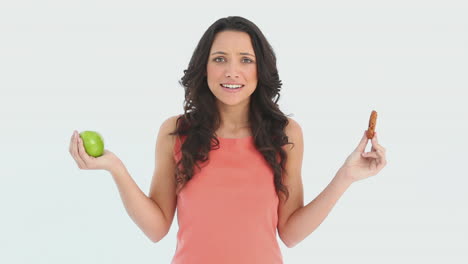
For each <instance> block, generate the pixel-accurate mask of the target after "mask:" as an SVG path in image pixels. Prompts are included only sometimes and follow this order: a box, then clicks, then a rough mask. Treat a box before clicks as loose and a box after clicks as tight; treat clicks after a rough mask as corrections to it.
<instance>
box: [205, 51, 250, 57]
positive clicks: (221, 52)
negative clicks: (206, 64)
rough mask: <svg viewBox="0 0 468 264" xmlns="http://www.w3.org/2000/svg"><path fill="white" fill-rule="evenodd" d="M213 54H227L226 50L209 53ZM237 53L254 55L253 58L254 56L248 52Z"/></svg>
mask: <svg viewBox="0 0 468 264" xmlns="http://www.w3.org/2000/svg"><path fill="white" fill-rule="evenodd" d="M215 54H223V55H227V53H226V52H224V51H216V52H213V53H211V55H215ZM239 54H240V55H247V56H252V57H254V58H255V56H254V55H252V54H250V53H248V52H239Z"/></svg>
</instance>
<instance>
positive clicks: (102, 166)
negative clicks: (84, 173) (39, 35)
mask: <svg viewBox="0 0 468 264" xmlns="http://www.w3.org/2000/svg"><path fill="white" fill-rule="evenodd" d="M69 152H70V154H71V155H72V157H73V159H74V160H75V161H76V164H77V165H78V168H80V169H82V170H107V171H109V172H112V170H115V169H117V168H118V167H119V166H122V165H123V164H122V161H121V160H120V159H119V158H118V157H117V156H116V155H115V154H114V153H112V152H110V151H108V150H107V149H105V150H104V154H103V155H102V156H99V157H97V158H96V157H93V156H90V155H88V153H86V151H85V149H84V146H83V140H82V139H81V137H80V135H79V134H78V132H77V131H76V130H75V131H73V135H72V137H71V140H70V148H69Z"/></svg>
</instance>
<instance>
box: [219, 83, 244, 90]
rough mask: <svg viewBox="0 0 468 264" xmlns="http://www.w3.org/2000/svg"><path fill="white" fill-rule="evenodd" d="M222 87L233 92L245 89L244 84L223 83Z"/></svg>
mask: <svg viewBox="0 0 468 264" xmlns="http://www.w3.org/2000/svg"><path fill="white" fill-rule="evenodd" d="M220 86H221V87H223V88H226V89H233V90H235V89H239V88H242V87H244V85H243V84H223V83H221V84H220Z"/></svg>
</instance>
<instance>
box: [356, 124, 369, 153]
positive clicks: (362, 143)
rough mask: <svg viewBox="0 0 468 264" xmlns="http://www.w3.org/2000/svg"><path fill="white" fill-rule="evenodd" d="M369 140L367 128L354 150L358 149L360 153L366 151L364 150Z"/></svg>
mask: <svg viewBox="0 0 468 264" xmlns="http://www.w3.org/2000/svg"><path fill="white" fill-rule="evenodd" d="M367 142H368V138H367V130H365V131H364V135H362V138H361V141H360V142H359V144H358V146H357V147H356V149H355V150H354V151H357V152H360V153H362V152H364V150H366V146H367Z"/></svg>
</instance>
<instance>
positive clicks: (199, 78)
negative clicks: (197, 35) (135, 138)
mask: <svg viewBox="0 0 468 264" xmlns="http://www.w3.org/2000/svg"><path fill="white" fill-rule="evenodd" d="M222 31H239V32H245V33H247V34H249V36H250V39H251V41H252V46H253V48H254V52H255V56H256V65H257V79H258V84H257V87H256V89H255V91H254V92H253V93H252V95H251V98H250V105H249V117H248V118H249V124H250V128H251V132H252V135H253V141H254V144H255V147H256V149H257V150H258V151H259V152H260V153H261V154H262V155H263V157H264V158H265V160H266V161H267V163H268V164H269V166H270V167H271V169H272V171H273V174H274V179H273V180H274V185H275V189H276V193H277V195H278V197H279V198H280V199H281V196H280V195H279V194H280V192H282V193H283V195H284V196H285V198H286V200H287V199H288V198H289V192H288V189H287V187H286V186H285V185H283V176H284V175H283V174H284V173H285V163H286V159H287V154H286V152H285V151H284V150H283V148H282V146H284V145H286V144H293V143H290V142H288V137H287V136H286V134H285V132H284V128H285V127H286V125H287V124H288V118H287V116H286V115H285V114H284V113H283V112H282V111H281V110H280V109H279V106H278V104H277V102H278V100H279V98H280V90H281V86H282V83H281V80H280V79H279V75H278V69H277V67H276V56H275V53H274V51H273V48H272V47H271V46H270V44H269V43H268V41H267V40H266V38H265V36H264V35H263V33H262V32H261V31H260V29H259V28H258V27H257V26H256V25H255V24H254V23H252V22H251V21H249V20H247V19H245V18H243V17H239V16H229V17H226V18H221V19H219V20H217V21H216V22H214V23H213V24H212V25H211V26H210V27H209V28H208V29H207V30H206V32H205V33H204V34H203V36H202V37H201V39H200V41H199V42H198V45H197V47H196V48H195V51H194V52H193V55H192V58H191V59H190V63H189V65H188V69H186V70H184V75H183V77H182V78H181V80H180V81H179V83H180V84H181V85H182V86H183V87H184V90H185V100H184V114H183V115H180V116H179V117H178V118H177V126H176V127H177V128H176V130H175V131H173V132H172V133H171V135H177V137H178V139H177V140H180V136H186V138H185V141H184V142H183V144H182V145H181V148H180V151H181V152H182V155H181V159H180V160H179V161H178V162H177V166H176V173H175V178H176V183H177V193H179V192H180V190H181V188H182V187H183V186H184V185H185V183H186V182H188V181H189V180H190V179H191V178H192V177H193V175H194V166H197V168H198V169H201V168H200V166H199V164H198V161H200V162H205V161H207V160H208V153H209V151H210V150H211V149H212V142H214V146H218V145H219V141H218V139H217V138H216V136H215V134H214V133H215V131H216V130H217V129H218V128H219V125H220V114H219V111H218V109H217V106H216V98H215V96H214V95H213V93H212V92H211V90H210V89H209V87H208V83H207V77H206V74H207V62H208V58H209V52H210V49H211V45H212V43H213V40H214V38H215V36H216V34H217V33H218V32H222Z"/></svg>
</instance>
